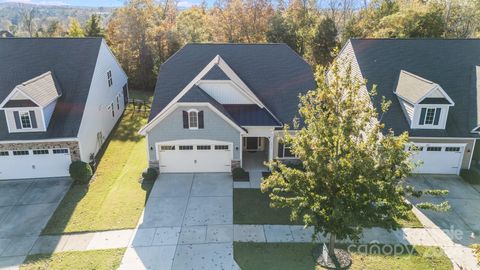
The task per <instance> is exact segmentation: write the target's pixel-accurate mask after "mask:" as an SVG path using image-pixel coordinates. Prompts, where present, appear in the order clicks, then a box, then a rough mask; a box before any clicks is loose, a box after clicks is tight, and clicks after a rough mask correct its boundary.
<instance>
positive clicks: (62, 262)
mask: <svg viewBox="0 0 480 270" xmlns="http://www.w3.org/2000/svg"><path fill="white" fill-rule="evenodd" d="M123 253H125V249H124V248H120V249H106V250H90V251H72V252H60V253H54V254H39V255H29V256H28V257H27V259H26V260H25V262H24V263H23V264H22V265H21V266H20V269H21V270H44V269H45V270H46V269H49V270H107V269H112V270H114V269H117V268H118V267H119V266H120V263H121V261H122V257H123Z"/></svg>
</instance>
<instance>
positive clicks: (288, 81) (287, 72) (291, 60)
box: [149, 44, 315, 123]
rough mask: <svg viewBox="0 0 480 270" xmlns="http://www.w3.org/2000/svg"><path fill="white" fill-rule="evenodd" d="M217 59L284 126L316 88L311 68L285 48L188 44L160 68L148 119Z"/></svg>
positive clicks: (252, 45)
mask: <svg viewBox="0 0 480 270" xmlns="http://www.w3.org/2000/svg"><path fill="white" fill-rule="evenodd" d="M217 55H220V56H221V57H222V59H223V60H225V62H226V63H227V64H228V65H229V66H230V67H231V68H232V69H233V70H234V71H235V73H236V74H237V75H238V76H239V77H240V79H242V81H243V82H244V83H245V84H246V85H248V87H249V88H250V89H251V90H252V91H253V92H254V93H255V95H257V97H258V98H259V99H260V100H261V101H262V102H263V103H264V104H265V105H266V106H267V107H268V108H269V109H270V110H271V111H272V113H273V114H274V115H275V116H276V117H277V118H278V119H279V120H280V121H282V122H284V123H290V122H291V121H292V119H293V118H294V116H296V115H297V114H298V102H299V101H298V95H299V94H300V93H302V94H303V93H306V92H307V91H308V90H311V89H314V88H315V80H314V78H313V73H312V70H311V67H310V66H309V65H308V64H307V63H306V62H305V61H304V60H303V59H302V58H301V57H299V56H298V55H297V54H296V53H295V52H294V51H293V50H292V49H290V48H289V47H288V46H287V45H285V44H187V45H186V46H184V47H183V48H182V49H181V50H179V51H178V52H177V53H176V54H175V55H173V56H172V57H171V58H170V59H169V60H168V61H166V62H165V63H164V64H163V65H162V66H161V68H160V73H159V75H158V80H157V85H156V88H155V97H154V99H153V104H152V110H151V114H150V118H149V119H150V120H151V119H152V118H154V117H155V116H156V115H157V114H158V113H159V112H160V111H161V110H162V109H163V108H164V107H165V106H166V105H167V104H168V103H169V102H170V101H171V100H172V99H173V98H174V97H175V96H176V95H177V94H178V93H179V92H180V91H181V90H182V89H183V88H184V87H185V86H186V85H187V84H188V83H189V82H190V81H192V80H193V78H194V77H195V76H197V75H198V73H200V71H201V70H202V69H203V68H204V67H205V66H206V65H207V64H208V63H209V62H210V61H212V59H213V58H214V57H215V56H217ZM217 75H218V74H217Z"/></svg>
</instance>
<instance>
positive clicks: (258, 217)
mask: <svg viewBox="0 0 480 270" xmlns="http://www.w3.org/2000/svg"><path fill="white" fill-rule="evenodd" d="M233 223H234V224H275V225H303V223H302V222H300V221H291V220H290V211H289V210H288V209H276V208H271V207H270V198H269V197H268V194H264V193H262V192H261V191H260V190H259V189H234V190H233ZM398 223H399V225H400V226H401V227H406V228H422V227H423V226H422V223H420V221H419V220H418V219H417V217H416V216H415V214H413V212H410V213H409V215H408V218H407V219H405V220H399V221H398Z"/></svg>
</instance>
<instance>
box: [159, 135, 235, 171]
mask: <svg viewBox="0 0 480 270" xmlns="http://www.w3.org/2000/svg"><path fill="white" fill-rule="evenodd" d="M232 147H233V145H232V143H230V142H221V141H211V140H179V141H170V142H162V143H158V144H157V153H158V160H159V162H160V172H164V173H166V172H167V173H173V172H230V171H231V160H232V158H233V149H232Z"/></svg>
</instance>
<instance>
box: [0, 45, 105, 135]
mask: <svg viewBox="0 0 480 270" xmlns="http://www.w3.org/2000/svg"><path fill="white" fill-rule="evenodd" d="M101 42H102V39H101V38H78V39H77V38H1V39H0V59H1V61H0V77H1V78H2V79H1V80H0V100H2V101H3V100H4V99H5V98H6V97H7V95H8V94H10V92H11V91H12V90H13V89H14V88H15V86H16V85H18V84H21V83H23V82H26V81H28V80H30V79H32V78H35V77H37V76H39V75H41V74H44V73H46V72H48V71H51V72H52V73H54V75H55V79H56V80H57V83H58V84H59V85H60V86H61V89H62V96H61V97H60V98H59V99H58V103H57V106H56V108H55V111H54V113H53V115H52V119H51V120H50V124H49V126H48V129H47V131H46V132H34V133H13V134H9V133H8V130H7V125H6V120H5V114H4V113H0V140H37V139H51V138H62V137H76V136H77V134H78V129H79V127H80V122H81V119H82V115H83V111H84V107H85V103H86V100H87V96H88V91H89V89H90V84H91V80H92V76H93V72H94V69H95V65H96V61H97V57H98V52H99V49H100V45H101Z"/></svg>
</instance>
